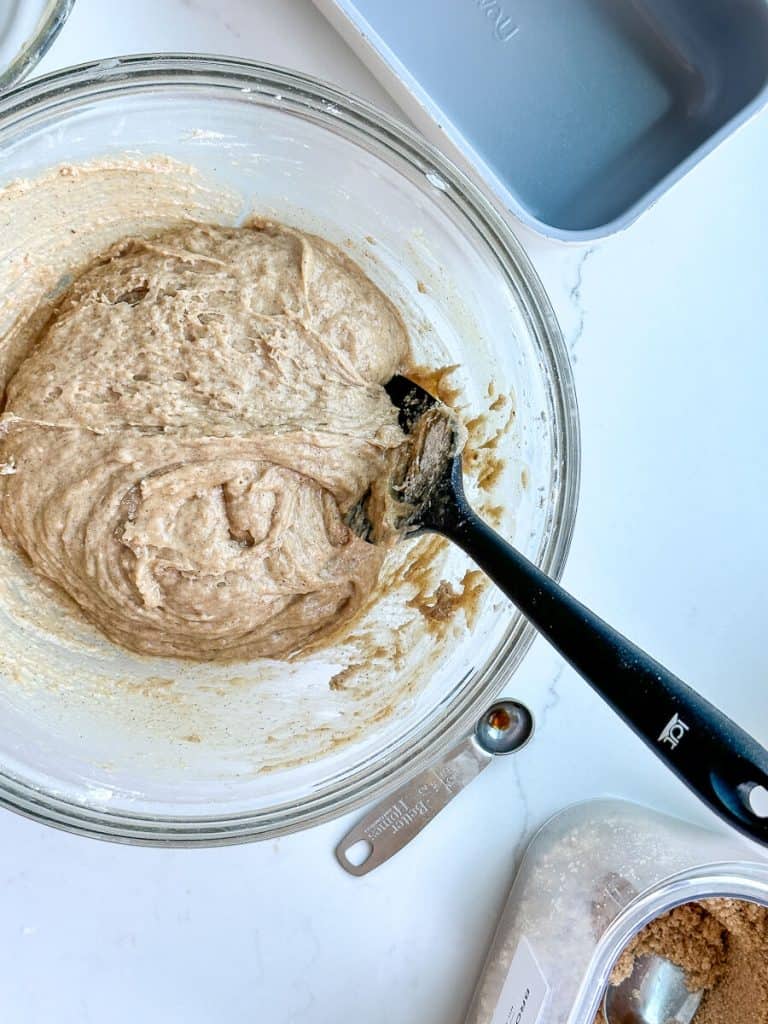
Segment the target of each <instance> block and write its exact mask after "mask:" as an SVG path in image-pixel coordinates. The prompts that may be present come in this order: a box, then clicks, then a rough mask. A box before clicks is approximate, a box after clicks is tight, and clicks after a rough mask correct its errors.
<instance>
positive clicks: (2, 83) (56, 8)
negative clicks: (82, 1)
mask: <svg viewBox="0 0 768 1024" xmlns="http://www.w3.org/2000/svg"><path fill="white" fill-rule="evenodd" d="M74 4H75V0H5V2H4V3H3V4H2V5H0V92H2V91H4V90H5V89H9V88H10V87H11V86H12V85H15V84H16V83H17V82H18V81H19V80H20V79H21V78H23V77H24V76H25V75H27V74H29V72H30V71H31V70H32V68H33V67H34V66H35V65H36V64H37V63H38V62H39V61H40V60H41V58H42V57H43V55H44V54H45V53H46V51H47V50H48V48H49V46H50V45H51V43H52V42H53V41H54V39H55V38H56V36H57V35H58V34H59V32H60V31H61V29H62V27H63V25H64V22H65V21H66V20H67V18H68V17H69V14H70V11H71V10H72V8H73V7H74Z"/></svg>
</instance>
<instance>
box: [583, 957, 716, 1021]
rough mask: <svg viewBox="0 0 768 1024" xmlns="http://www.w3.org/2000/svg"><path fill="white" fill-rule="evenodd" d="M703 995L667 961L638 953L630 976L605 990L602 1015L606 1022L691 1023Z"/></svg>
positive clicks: (677, 968) (680, 969)
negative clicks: (689, 985)
mask: <svg viewBox="0 0 768 1024" xmlns="http://www.w3.org/2000/svg"><path fill="white" fill-rule="evenodd" d="M703 996H704V992H703V991H698V992H691V991H690V990H689V988H688V986H687V985H686V983H685V972H684V971H683V970H682V968H680V967H678V966H677V965H676V964H673V963H672V962H671V961H670V960H667V959H666V958H665V957H663V956H639V957H638V958H637V960H635V965H634V968H633V969H632V973H631V974H630V976H629V977H628V978H625V979H624V981H622V983H621V984H620V985H609V986H608V988H607V989H606V993H605V998H604V999H603V1016H604V1017H605V1019H606V1021H607V1024H691V1021H692V1020H693V1018H694V1017H695V1016H696V1011H697V1010H698V1008H699V1006H700V1005H701V1000H702V998H703Z"/></svg>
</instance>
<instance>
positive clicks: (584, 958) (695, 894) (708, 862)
mask: <svg viewBox="0 0 768 1024" xmlns="http://www.w3.org/2000/svg"><path fill="white" fill-rule="evenodd" d="M722 896H730V897H735V898H738V899H745V900H752V901H753V902H757V903H762V904H765V905H768V861H766V860H762V859H761V858H760V856H759V854H756V853H754V852H753V849H752V848H751V847H749V846H748V845H747V844H746V843H744V842H743V841H742V840H740V839H739V838H738V837H737V836H733V835H721V834H716V833H713V832H709V831H708V830H706V829H702V828H698V827H697V826H695V825H691V824H689V823H687V822H683V821H680V820H678V819H675V818H670V817H667V816H666V815H663V814H658V813H656V812H655V811H651V810H648V809H647V808H644V807H639V806H637V805H635V804H630V803H625V802H622V801H619V800H595V801H589V802H587V803H581V804H576V805H574V806H573V807H570V808H568V809H567V810H565V811H563V812H561V813H560V814H558V815H556V816H555V817H554V818H552V819H551V820H550V821H549V822H548V823H547V824H546V825H544V826H543V828H542V829H541V830H540V831H539V832H538V833H537V835H536V836H534V838H533V840H532V841H531V843H530V845H529V847H528V849H527V850H526V853H525V856H524V858H523V862H522V864H521V866H520V870H519V872H518V874H517V877H516V879H515V883H514V885H513V887H512V891H511V893H510V896H509V900H508V901H507V905H506V907H505V909H504V912H503V914H502V916H501V920H500V922H499V926H498V928H497V930H496V935H495V937H494V940H493V944H492V946H491V949H490V952H489V954H488V957H487V959H486V963H485V967H484V968H483V973H482V975H481V977H480V981H479V982H478V985H477V988H476V990H475V993H474V996H473V998H472V1003H471V1005H470V1009H469V1013H468V1015H467V1018H466V1022H465V1024H508V1022H513V1024H592V1021H593V1020H594V1017H595V1014H596V1013H597V1010H598V1008H599V1006H600V1002H601V998H602V994H603V991H604V989H605V986H606V984H607V982H608V978H609V976H610V973H611V969H612V967H613V965H614V963H615V961H616V959H617V958H618V956H619V955H620V954H621V952H622V951H623V949H624V948H625V947H626V945H627V944H628V942H629V941H630V940H631V938H632V937H633V936H634V935H636V934H637V932H639V931H640V930H641V929H642V928H643V927H644V926H645V925H646V924H647V923H648V922H649V921H651V920H653V919H654V918H656V917H658V916H659V915H661V914H663V913H665V912H666V911H667V910H670V909H672V908H673V907H676V906H679V905H680V904H681V903H688V902H690V901H691V900H699V899H707V898H712V897H722Z"/></svg>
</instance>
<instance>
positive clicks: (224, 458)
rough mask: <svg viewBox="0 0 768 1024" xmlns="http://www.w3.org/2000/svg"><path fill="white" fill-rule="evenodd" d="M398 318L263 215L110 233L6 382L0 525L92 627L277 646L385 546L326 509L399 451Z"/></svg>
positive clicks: (403, 337) (366, 483)
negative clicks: (393, 397)
mask: <svg viewBox="0 0 768 1024" xmlns="http://www.w3.org/2000/svg"><path fill="white" fill-rule="evenodd" d="M408 356H409V345H408V337H407V333H406V330H405V327H404V325H403V323H402V321H401V319H400V316H399V315H398V313H397V311H396V310H395V308H394V306H393V305H392V304H391V303H390V301H389V300H388V299H387V298H386V297H385V296H384V295H383V294H382V292H381V291H380V290H379V289H378V288H377V287H376V286H375V285H374V284H373V283H372V282H371V281H370V280H369V279H368V278H367V277H366V276H365V275H364V274H363V272H362V271H361V270H360V269H359V267H358V266H357V265H356V264H355V263H354V262H353V261H352V260H350V259H349V258H348V257H347V256H345V255H344V254H343V253H342V252H341V251H340V250H338V249H337V248H336V247H335V246H333V245H331V244H330V243H329V242H326V241H324V240H322V239H320V238H318V237H316V236H313V235H309V234H305V233H302V232H299V231H296V230H292V229H289V228H286V227H283V226H281V225H279V224H275V223H269V222H265V221H254V222H251V223H250V224H247V225H246V226H244V227H239V228H235V227H221V226H206V225H188V226H183V227H180V228H177V229H174V230H167V231H164V232H162V233H160V234H158V235H156V236H154V237H151V238H149V239H144V238H132V239H127V240H125V241H121V242H118V243H117V244H115V245H114V246H113V247H112V248H110V249H109V250H108V251H107V252H105V253H104V254H102V255H101V256H99V257H97V258H96V259H95V260H94V261H93V262H92V263H91V264H90V266H88V267H87V268H86V269H85V270H84V271H83V272H82V273H81V274H80V275H79V276H78V277H77V278H76V280H75V281H74V283H73V284H71V286H70V287H69V288H68V289H67V290H66V292H65V293H64V295H63V298H62V299H61V301H60V302H59V303H58V304H57V306H56V307H55V308H54V310H53V312H52V314H51V315H50V317H49V318H48V320H47V322H46V323H45V326H44V327H43V328H42V330H41V331H40V333H39V335H38V336H37V338H36V339H35V340H34V344H33V345H32V346H30V348H29V350H28V351H27V352H26V353H24V354H23V356H22V357H21V358H20V360H19V364H18V367H17V369H16V372H15V373H14V374H13V376H12V377H11V379H10V381H9V383H8V384H7V387H6V400H5V406H4V411H3V416H2V420H0V463H1V464H3V466H4V474H3V475H2V476H0V528H1V529H2V531H3V534H4V535H5V537H6V538H7V539H8V540H10V541H11V543H12V544H14V545H15V546H16V548H17V549H18V550H19V551H20V552H21V553H22V554H23V555H24V556H25V557H26V559H28V560H29V562H30V563H31V564H32V566H33V567H34V568H35V569H36V570H37V571H38V572H39V573H40V574H42V575H43V576H44V577H45V578H47V579H48V580H50V581H52V582H53V583H55V584H56V585H57V586H58V587H59V588H61V590H63V591H64V592H65V593H66V594H67V595H68V596H69V597H70V598H72V599H73V600H74V602H75V603H76V605H77V606H78V607H79V608H80V609H81V611H82V612H83V613H84V614H85V616H86V618H88V619H89V620H90V621H91V622H93V623H94V624H95V625H97V626H98V627H99V628H100V629H101V630H102V631H103V632H104V633H105V634H106V635H107V636H108V637H109V638H110V639H112V640H114V641H116V642H117V643H119V644H121V645H123V646H124V647H127V648H129V649H131V650H134V651H136V652H139V653H143V654H152V655H166V656H175V657H184V658H191V659H196V660H216V659H247V658H253V657H281V656H285V655H289V654H292V653H295V652H296V651H298V650H300V649H302V648H303V647H305V646H306V645H307V643H309V642H314V641H317V640H318V639H319V638H322V637H323V636H324V635H326V634H328V633H330V632H332V631H333V630H335V629H336V628H337V627H338V626H339V624H340V623H343V622H345V621H347V620H349V619H350V618H351V617H352V616H353V615H354V614H355V612H356V611H357V610H358V609H359V608H360V607H361V606H362V604H363V602H364V601H365V600H366V598H367V597H368V596H369V595H370V594H371V592H372V590H373V589H374V587H375V585H376V581H377V578H378V575H379V570H380V568H381V564H382V561H383V558H384V552H385V550H386V549H385V547H384V546H382V545H373V544H370V543H367V542H366V541H363V540H361V539H360V538H359V537H357V536H356V535H355V534H354V533H353V532H352V531H351V530H350V528H349V527H348V526H347V525H346V523H345V519H344V517H345V514H346V513H347V512H348V511H349V509H350V508H351V507H352V506H353V505H354V504H355V503H356V502H357V501H358V500H359V499H360V497H361V496H362V495H363V494H364V493H365V492H366V491H367V490H368V489H369V488H370V486H371V485H372V484H373V483H374V482H375V481H377V480H380V479H383V478H386V476H387V474H388V471H389V468H390V465H391V462H392V459H393V458H395V457H396V455H397V453H398V450H399V449H400V448H401V447H402V445H403V443H404V435H403V434H402V432H401V430H400V428H399V427H398V425H397V411H396V409H395V408H394V407H393V406H392V404H391V403H390V400H389V398H388V396H387V394H386V392H385V390H384V388H383V384H384V383H385V382H386V381H387V380H388V379H389V378H390V377H391V376H392V375H393V374H394V373H395V372H397V371H398V370H399V369H402V368H403V366H404V364H405V362H406V361H407V359H408Z"/></svg>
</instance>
